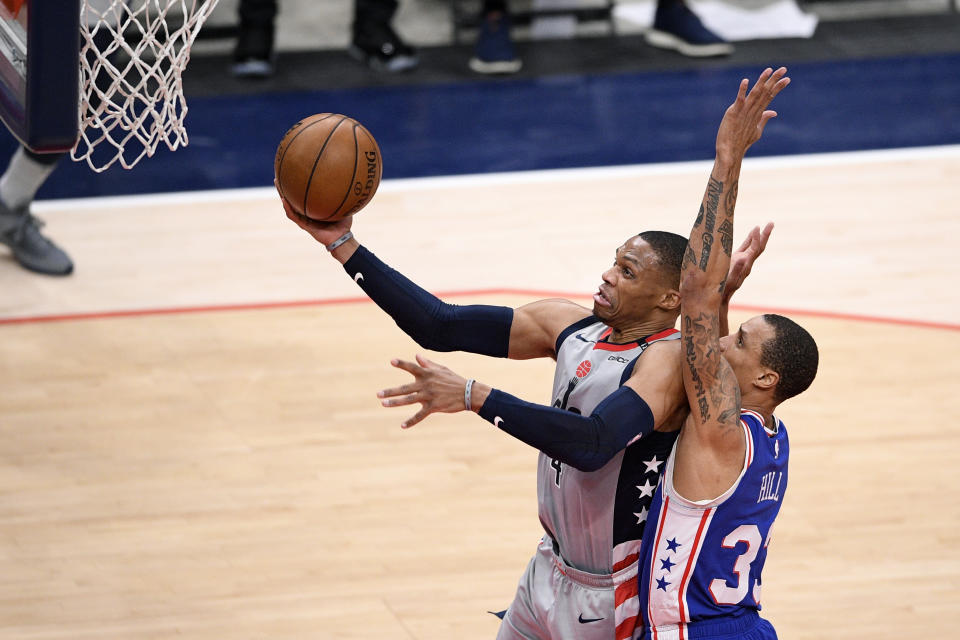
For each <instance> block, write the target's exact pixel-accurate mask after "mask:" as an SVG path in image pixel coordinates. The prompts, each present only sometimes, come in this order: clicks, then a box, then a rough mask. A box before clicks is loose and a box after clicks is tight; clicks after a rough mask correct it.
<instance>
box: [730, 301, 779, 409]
mask: <svg viewBox="0 0 960 640" xmlns="http://www.w3.org/2000/svg"><path fill="white" fill-rule="evenodd" d="M773 337H774V329H773V327H771V326H770V325H769V324H767V321H766V320H764V319H763V316H755V317H753V318H750V319H749V320H747V321H746V322H744V323H743V324H742V325H740V328H739V329H737V330H736V331H734V332H733V333H731V334H730V335H728V336H724V337H722V338H720V351H721V352H722V353H723V357H724V358H725V359H726V360H727V362H729V363H730V367H731V368H732V369H733V373H734V375H736V376H737V382H738V383H739V385H740V390H741V392H744V391H746V390H747V389H750V388H751V386H752V385H753V382H754V381H755V380H757V379H758V378H759V377H760V376H762V375H763V373H764V371H766V368H765V367H764V366H763V365H761V364H760V356H761V354H762V353H763V345H764V343H765V342H766V341H767V340H770V339H771V338H773Z"/></svg>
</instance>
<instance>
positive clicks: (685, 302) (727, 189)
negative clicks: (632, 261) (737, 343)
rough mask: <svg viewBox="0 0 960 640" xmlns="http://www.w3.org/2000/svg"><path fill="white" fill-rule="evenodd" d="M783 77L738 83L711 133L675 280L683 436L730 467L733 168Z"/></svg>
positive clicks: (733, 450)
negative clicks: (727, 337) (728, 309)
mask: <svg viewBox="0 0 960 640" xmlns="http://www.w3.org/2000/svg"><path fill="white" fill-rule="evenodd" d="M786 72H787V70H786V69H785V68H783V67H781V68H780V69H778V70H777V71H773V70H772V69H766V70H765V71H764V72H763V73H762V74H761V75H760V78H759V79H758V80H757V82H756V84H754V86H753V88H752V89H750V91H749V93H748V92H747V89H748V87H749V81H748V80H746V79H744V80H743V81H741V83H740V90H739V92H738V93H737V98H736V100H735V101H734V103H733V104H732V105H731V106H730V107H729V108H728V109H727V111H726V113H725V114H724V116H723V120H722V121H721V123H720V129H719V131H718V132H717V157H716V160H715V162H714V165H713V170H712V172H711V174H710V179H709V182H708V184H707V189H706V193H705V195H704V197H703V202H702V204H701V205H700V211H699V213H698V215H697V219H696V221H695V222H694V225H693V229H692V230H691V232H690V239H689V242H688V244H687V251H686V254H685V256H684V260H683V272H682V274H681V283H680V297H681V310H680V316H681V332H682V334H683V351H684V360H685V363H684V366H683V384H684V388H685V390H686V394H687V398H688V399H689V402H690V417H689V418H688V420H687V423H686V425H685V427H684V436H683V437H684V439H688V438H690V439H693V440H695V441H696V443H697V445H699V446H701V447H706V448H707V449H710V450H713V451H714V452H715V453H717V454H718V455H720V456H722V457H724V458H725V459H730V460H734V461H735V460H736V458H737V456H740V455H742V452H743V447H744V446H745V445H744V442H743V437H742V435H741V434H740V432H739V428H738V426H737V425H738V423H739V417H740V388H739V386H738V384H737V379H736V376H735V375H734V372H733V370H732V369H731V368H730V365H729V364H728V363H727V361H726V360H725V359H724V358H723V357H722V356H721V351H720V335H721V327H720V307H721V304H722V301H723V294H724V290H725V288H726V284H727V277H728V270H729V268H730V258H731V253H732V250H733V212H734V208H735V206H736V202H737V190H738V181H739V178H740V165H741V163H742V161H743V157H744V154H745V153H746V151H747V149H748V148H749V147H750V145H752V144H753V143H754V142H756V141H757V140H759V139H760V136H761V135H762V134H763V129H764V127H765V126H766V124H767V122H768V121H769V120H770V119H771V118H773V117H775V116H776V115H777V114H776V112H774V111H770V110H767V106H769V104H770V102H771V101H772V100H773V98H774V97H775V96H776V95H777V94H778V93H780V91H781V90H782V89H783V88H784V87H786V86H787V84H789V82H790V79H789V78H787V77H786ZM741 460H742V458H741Z"/></svg>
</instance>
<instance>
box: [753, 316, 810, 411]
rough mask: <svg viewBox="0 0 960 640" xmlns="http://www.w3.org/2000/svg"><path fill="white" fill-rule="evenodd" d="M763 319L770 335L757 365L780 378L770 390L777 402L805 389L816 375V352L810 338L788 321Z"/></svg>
mask: <svg viewBox="0 0 960 640" xmlns="http://www.w3.org/2000/svg"><path fill="white" fill-rule="evenodd" d="M763 319H764V320H765V321H766V322H767V324H769V325H770V326H771V327H773V331H774V334H773V337H772V338H770V339H769V340H767V341H766V342H764V343H763V347H762V348H761V350H760V364H761V365H763V366H765V367H770V368H771V369H773V370H774V371H776V372H777V374H778V375H779V376H780V381H779V382H778V383H777V388H776V389H775V390H774V399H775V400H776V401H777V403H780V402H783V401H784V400H786V399H787V398H792V397H793V396H795V395H797V394H799V393H802V392H803V391H806V390H807V388H808V387H809V386H810V384H811V383H812V382H813V379H814V378H815V377H816V375H817V365H818V364H819V362H820V353H819V352H818V351H817V343H816V342H814V340H813V336H811V335H810V334H809V333H807V330H806V329H804V328H803V327H801V326H800V325H798V324H797V323H796V322H794V321H793V320H791V319H790V318H785V317H783V316H780V315H777V314H775V313H766V314H764V315H763Z"/></svg>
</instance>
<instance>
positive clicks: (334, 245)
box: [327, 231, 353, 251]
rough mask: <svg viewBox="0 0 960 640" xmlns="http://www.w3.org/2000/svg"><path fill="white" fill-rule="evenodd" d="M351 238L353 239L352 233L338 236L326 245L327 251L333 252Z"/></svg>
mask: <svg viewBox="0 0 960 640" xmlns="http://www.w3.org/2000/svg"><path fill="white" fill-rule="evenodd" d="M352 237H353V231H347V232H346V233H345V234H343V235H342V236H340V237H339V238H337V239H336V240H334V241H333V242H331V243H330V244H328V245H327V251H333V250H334V249H336V248H337V247H339V246H340V245H342V244H343V243H344V242H346V241H347V240H349V239H350V238H352Z"/></svg>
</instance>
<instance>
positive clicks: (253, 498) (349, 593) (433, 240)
mask: <svg viewBox="0 0 960 640" xmlns="http://www.w3.org/2000/svg"><path fill="white" fill-rule="evenodd" d="M708 171H709V166H708V165H705V164H700V163H697V164H690V165H673V166H664V167H639V168H621V169H602V170H584V171H577V172H547V173H542V174H516V175H508V176H486V177H473V178H450V179H438V180H424V181H410V182H394V183H387V184H385V185H383V186H382V192H381V193H379V194H378V195H377V197H376V199H375V200H374V202H373V203H372V204H371V205H370V207H369V208H368V210H366V211H364V212H363V213H362V214H361V215H360V216H358V218H357V220H356V224H355V231H356V233H357V237H358V238H360V239H361V241H363V242H365V243H366V244H368V246H369V247H370V248H371V249H373V250H374V251H376V252H377V253H378V254H379V255H380V256H381V257H383V258H384V259H385V260H387V261H388V262H390V263H391V264H392V265H393V266H395V267H397V268H398V269H400V270H401V271H402V272H404V273H406V274H407V275H408V276H410V277H411V278H412V279H414V280H415V281H417V282H419V283H420V284H422V285H424V286H426V287H427V288H429V289H431V290H433V291H438V292H447V293H448V294H449V298H450V299H451V300H454V301H457V302H467V301H479V302H489V303H494V304H509V305H517V304H521V303H523V302H526V301H529V300H533V299H536V298H538V297H542V296H543V295H547V294H553V293H564V292H566V293H565V295H568V296H570V297H572V298H573V299H575V300H577V301H580V302H582V303H583V304H585V305H588V304H589V298H588V296H589V294H590V293H591V292H592V291H593V290H594V288H595V287H596V285H597V284H598V283H599V278H600V273H601V272H602V270H603V269H604V268H605V267H606V266H607V264H608V263H609V262H610V261H611V260H612V257H613V251H614V249H615V248H616V247H617V246H618V245H619V244H620V243H621V242H622V241H623V240H625V239H626V238H627V237H628V236H630V235H632V234H633V233H636V232H638V231H640V230H643V229H647V228H666V229H669V230H673V231H678V232H680V233H686V232H687V231H688V230H689V227H690V225H691V223H692V218H693V215H694V214H695V213H696V210H697V207H698V205H699V201H700V197H701V194H702V189H703V186H704V184H705V182H706V176H707V173H708ZM958 178H960V150H958V149H955V148H941V149H936V150H928V151H916V152H896V153H890V154H870V155H856V154H855V155H849V156H821V157H807V158H800V159H780V160H768V161H748V162H747V163H746V165H745V167H744V172H743V177H742V179H741V185H740V202H739V205H738V216H737V224H738V233H737V237H738V238H740V237H742V235H743V233H744V232H745V230H746V228H747V227H748V225H752V224H760V223H762V222H764V221H766V220H768V219H770V220H774V221H775V222H776V223H777V228H776V230H775V231H774V237H773V239H772V240H771V243H770V246H769V248H768V253H767V254H766V255H765V256H763V258H762V259H761V262H760V263H759V264H758V265H757V268H756V271H755V273H754V275H753V276H751V279H750V280H749V281H748V283H747V284H746V285H745V287H744V289H743V291H741V292H740V295H739V299H738V301H739V303H740V304H741V307H745V308H741V309H740V310H738V311H736V312H735V314H734V318H733V321H734V322H738V321H740V320H743V319H746V318H747V317H749V316H750V315H752V313H754V308H757V309H773V310H779V309H790V310H793V313H792V315H793V316H794V317H795V318H796V319H797V320H798V321H800V322H801V323H802V324H804V325H805V326H807V327H808V328H809V329H810V330H811V332H812V333H813V334H814V336H815V337H816V338H817V340H818V343H819V345H820V348H821V354H822V355H821V358H822V359H821V368H820V374H819V377H818V379H817V381H816V383H815V384H814V386H813V388H811V390H810V391H809V392H808V393H806V394H805V395H803V396H801V397H800V398H797V399H795V400H793V401H792V402H789V403H787V404H786V405H784V407H783V408H782V411H781V412H780V415H781V417H782V418H783V419H784V421H785V422H786V424H787V426H788V429H789V430H790V434H791V440H792V447H793V451H792V460H791V463H792V464H791V479H790V487H789V491H788V494H787V497H786V501H785V504H784V507H783V510H782V512H781V515H780V518H779V519H778V523H777V525H776V533H775V535H774V541H773V543H772V549H771V552H770V556H769V559H768V562H767V566H766V569H765V572H764V591H763V598H764V612H765V615H766V616H767V617H769V618H770V619H771V620H772V621H773V622H774V624H775V626H776V627H777V629H778V631H779V633H780V637H782V638H791V639H792V638H801V639H808V638H809V639H819V638H825V637H831V638H843V639H854V638H870V639H871V640H875V639H882V638H891V639H892V638H901V637H951V636H952V634H953V633H954V630H955V629H956V627H957V624H958V623H960V557H958V552H957V545H958V542H960V534H958V533H957V531H958V525H960V499H958V498H960V495H958V489H957V487H958V486H960V426H958V424H957V421H956V419H955V416H956V415H957V414H958V412H960V398H958V394H957V389H958V386H957V381H958V380H960V364H958V356H960V323H957V321H956V316H957V312H958V311H960V303H958V300H957V294H956V291H957V289H956V285H955V273H956V270H957V266H958V264H957V263H958V258H957V252H956V248H955V247H954V243H955V238H957V237H960V222H958V216H957V206H956V202H957V201H958V199H960V198H958V196H960V188H958V187H957V186H956V185H957V184H960V180H958ZM37 213H39V214H40V216H41V217H42V218H45V219H46V220H47V221H48V223H49V226H48V227H47V230H48V231H49V232H50V234H51V235H52V236H53V237H55V238H56V239H57V240H58V241H60V242H62V243H63V244H64V245H65V246H66V247H68V248H69V249H70V250H71V252H72V254H73V256H74V257H75V259H76V261H77V264H78V270H77V273H76V274H75V275H74V276H72V277H70V278H67V279H63V280H54V279H48V278H43V277H40V276H34V275H31V274H27V273H26V272H23V271H21V270H19V269H18V268H17V267H16V266H15V265H14V264H12V262H10V261H9V260H7V259H5V258H4V257H2V256H0V287H2V290H3V291H4V296H3V297H2V302H0V323H3V324H2V325H0V576H2V578H0V638H3V639H7V638H9V639H18V640H19V639H86V638H97V639H108V640H113V639H116V640H120V639H124V640H129V639H133V640H141V639H147V638H173V637H177V638H190V639H197V640H200V639H204V640H206V639H218V640H219V639H222V638H231V639H233V638H271V639H276V638H372V637H378V638H410V639H417V640H421V639H432V638H477V639H480V638H492V637H494V636H495V634H496V629H497V626H498V625H497V623H498V621H497V620H496V618H494V617H493V616H491V615H489V614H488V613H487V611H491V610H500V609H503V608H505V607H506V606H507V604H509V602H510V600H511V598H512V596H513V592H514V588H515V586H516V581H517V579H518V578H519V576H520V574H521V572H522V571H523V568H524V566H525V565H526V562H527V560H528V558H529V556H530V554H532V552H533V551H534V548H535V545H536V542H537V539H538V537H539V531H540V528H539V523H538V522H537V517H536V497H535V485H534V480H535V464H536V462H535V461H536V453H535V452H534V451H532V450H531V449H529V448H527V447H526V446H525V445H523V444H521V443H519V442H516V441H513V440H511V439H510V438H508V437H507V436H505V435H504V434H502V433H499V432H497V431H496V430H495V429H494V428H493V427H491V426H490V425H489V424H487V423H486V422H483V421H482V420H480V419H479V418H477V417H476V416H473V415H469V414H465V413H461V414H457V415H453V416H436V417H433V418H431V419H429V420H428V421H427V422H425V423H424V424H422V425H420V426H418V427H416V428H414V429H413V430H411V431H406V432H402V431H401V430H400V428H399V423H400V422H401V421H402V419H403V418H404V417H406V416H407V411H406V410H387V409H383V408H381V407H380V405H379V403H378V402H377V399H376V398H375V396H374V393H375V392H376V390H378V389H380V388H383V387H385V386H389V385H392V384H394V383H396V382H398V381H400V380H402V379H403V376H401V375H400V374H399V372H396V371H395V370H393V369H391V368H390V366H389V364H388V362H389V359H390V358H391V357H395V356H402V357H409V356H411V355H413V354H414V353H416V352H417V351H418V349H417V347H416V346H415V345H414V344H413V343H412V342H411V341H409V340H408V339H407V338H406V337H405V336H403V335H402V334H401V332H400V331H399V330H398V329H397V328H396V326H395V325H393V323H392V322H391V321H390V320H389V319H388V318H387V317H386V316H385V315H384V314H382V312H380V311H379V310H378V309H377V308H376V307H375V306H374V305H372V304H371V303H369V302H365V301H363V300H361V299H360V298H361V292H360V291H359V290H358V289H357V288H356V286H355V285H354V284H353V282H352V281H351V280H350V279H349V278H348V277H346V276H345V275H344V274H343V273H342V270H341V269H340V267H339V265H337V264H335V263H334V262H333V261H332V260H330V258H328V257H327V256H326V255H325V252H324V251H323V249H322V248H321V247H319V246H317V245H316V244H315V243H313V241H312V240H310V239H309V238H308V237H307V236H305V235H304V234H302V232H300V231H299V230H298V229H296V228H295V227H294V226H293V225H292V224H291V223H289V222H288V221H287V220H286V219H285V218H283V216H282V214H281V212H280V210H279V206H278V204H277V202H276V201H275V198H274V197H273V196H272V195H271V194H270V192H269V191H267V190H252V191H244V192H226V193H213V194H199V195H198V194H183V195H180V196H177V197H158V198H151V199H147V198H128V199H116V200H99V201H83V202H80V201H72V202H66V201H62V202H48V203H42V206H39V207H38V208H37ZM891 319H896V320H899V321H891ZM435 358H436V359H437V360H438V361H440V362H442V363H444V364H447V365H449V366H451V367H453V368H454V369H455V370H457V371H459V372H461V373H464V374H469V375H470V376H472V377H476V378H478V379H481V380H484V381H486V382H490V383H492V384H494V385H496V386H498V387H501V388H503V389H505V390H507V391H510V392H512V393H515V394H517V395H520V396H521V397H524V398H526V399H529V400H533V401H541V402H542V401H545V400H546V399H547V397H548V393H549V388H550V382H551V379H552V363H551V362H546V361H545V362H508V361H499V360H490V359H486V358H482V357H479V356H471V355H464V354H435Z"/></svg>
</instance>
